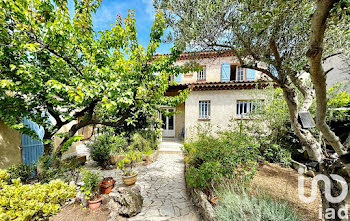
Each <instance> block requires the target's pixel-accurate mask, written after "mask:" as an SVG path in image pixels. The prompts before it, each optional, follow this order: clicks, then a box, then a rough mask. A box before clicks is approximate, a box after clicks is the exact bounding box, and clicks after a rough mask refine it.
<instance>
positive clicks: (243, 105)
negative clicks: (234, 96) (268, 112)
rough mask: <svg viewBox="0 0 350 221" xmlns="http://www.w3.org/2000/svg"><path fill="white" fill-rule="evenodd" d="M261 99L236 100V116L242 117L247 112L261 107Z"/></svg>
mask: <svg viewBox="0 0 350 221" xmlns="http://www.w3.org/2000/svg"><path fill="white" fill-rule="evenodd" d="M261 104H262V100H258V101H257V100H237V111H236V112H237V117H239V118H242V117H245V116H247V114H249V113H251V112H254V111H255V110H257V109H260V108H261Z"/></svg>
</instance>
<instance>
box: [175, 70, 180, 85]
mask: <svg viewBox="0 0 350 221" xmlns="http://www.w3.org/2000/svg"><path fill="white" fill-rule="evenodd" d="M174 81H176V82H177V83H179V84H180V83H181V73H180V74H178V75H177V76H175V77H174Z"/></svg>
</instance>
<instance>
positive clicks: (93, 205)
mask: <svg viewBox="0 0 350 221" xmlns="http://www.w3.org/2000/svg"><path fill="white" fill-rule="evenodd" d="M101 203H102V198H101V196H98V197H97V199H96V200H91V201H90V200H89V201H88V204H89V208H90V209H92V210H94V209H97V208H99V207H100V206H101Z"/></svg>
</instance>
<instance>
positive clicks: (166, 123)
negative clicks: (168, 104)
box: [162, 108, 175, 137]
mask: <svg viewBox="0 0 350 221" xmlns="http://www.w3.org/2000/svg"><path fill="white" fill-rule="evenodd" d="M164 110H166V111H169V112H170V113H171V112H175V108H165V109H164ZM162 121H163V137H175V115H173V116H171V117H167V116H164V115H162Z"/></svg>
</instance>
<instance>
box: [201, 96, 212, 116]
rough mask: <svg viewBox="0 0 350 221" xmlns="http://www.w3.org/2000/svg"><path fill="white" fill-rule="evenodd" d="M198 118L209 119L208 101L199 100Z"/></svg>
mask: <svg viewBox="0 0 350 221" xmlns="http://www.w3.org/2000/svg"><path fill="white" fill-rule="evenodd" d="M199 119H210V101H209V100H204V101H199Z"/></svg>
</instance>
